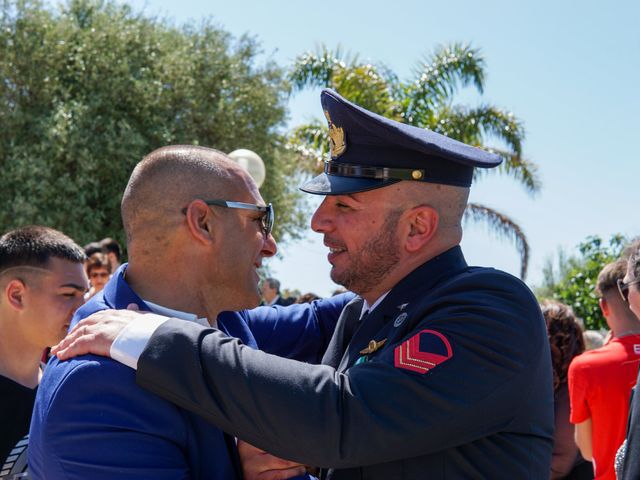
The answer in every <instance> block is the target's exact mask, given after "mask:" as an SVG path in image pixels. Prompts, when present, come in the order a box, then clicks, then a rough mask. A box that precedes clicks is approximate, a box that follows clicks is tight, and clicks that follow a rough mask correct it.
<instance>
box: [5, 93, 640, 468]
mask: <svg viewBox="0 0 640 480" xmlns="http://www.w3.org/2000/svg"><path fill="white" fill-rule="evenodd" d="M322 104H323V110H324V112H325V116H326V117H327V120H328V125H329V136H330V142H331V160H329V161H327V163H326V166H325V172H324V173H323V174H321V175H319V176H318V177H316V178H314V179H312V180H311V181H309V182H308V183H306V184H305V185H304V186H303V187H302V190H304V191H306V192H308V193H311V194H319V195H324V196H325V198H324V200H323V202H322V203H321V205H320V206H319V207H318V209H317V211H316V212H315V213H314V216H313V219H312V222H311V227H312V228H313V229H314V230H315V231H317V232H319V233H321V234H323V235H324V240H325V245H327V247H328V248H329V255H328V260H329V262H330V263H331V265H332V270H331V278H332V279H333V280H334V281H335V282H336V283H338V284H340V285H342V286H344V287H345V291H341V292H337V293H336V295H333V296H331V297H329V298H320V297H318V296H317V295H315V294H313V293H307V294H304V295H300V296H299V297H298V298H291V297H289V298H288V297H286V296H285V295H284V294H283V293H282V290H281V285H280V282H279V281H278V280H277V279H275V278H273V277H269V278H265V279H263V280H259V277H258V274H257V270H258V269H259V268H260V267H261V265H262V260H263V259H264V258H268V257H271V256H273V255H274V254H275V253H276V250H277V246H276V242H275V240H274V239H273V237H272V235H271V229H272V227H273V220H274V212H273V207H272V206H271V205H270V204H267V203H265V202H264V200H263V199H262V197H261V196H260V193H259V191H258V188H257V187H256V185H255V183H254V182H253V180H252V178H251V176H250V175H249V174H248V172H246V171H245V170H244V169H243V168H241V167H240V166H238V165H237V164H235V163H234V162H232V161H231V160H230V159H228V158H227V156H226V155H225V154H223V153H221V152H219V151H216V150H213V149H208V148H204V147H194V146H168V147H164V148H161V149H158V150H156V151H154V152H152V153H150V154H149V155H148V156H147V157H145V158H144V159H143V160H142V161H141V162H140V163H139V164H138V165H137V166H136V167H135V169H134V171H133V172H132V174H131V177H130V179H129V182H128V184H127V185H126V187H125V189H124V193H123V197H122V204H121V205H122V220H123V226H124V231H125V237H126V239H127V245H126V252H127V257H128V258H127V262H126V263H121V262H122V261H123V251H122V250H121V248H120V245H119V244H118V243H117V242H116V241H115V240H113V239H111V238H105V239H104V240H102V241H100V242H92V243H90V244H88V245H86V246H85V247H84V249H83V248H81V247H79V246H78V245H77V244H76V243H75V242H74V241H73V240H72V239H70V238H69V237H68V236H66V235H64V234H63V233H61V232H59V231H56V230H54V229H52V228H48V227H44V226H28V227H22V228H19V229H16V230H12V231H9V232H6V233H4V235H2V236H1V237H0V293H1V296H0V413H1V415H2V419H3V425H4V426H3V429H2V434H0V464H2V469H1V470H0V479H3V480H4V479H5V478H26V475H29V476H30V478H34V479H53V480H56V479H78V480H80V479H88V478H91V479H113V478H132V479H152V478H153V479H175V478H192V479H219V480H232V479H240V478H247V479H258V478H275V479H277V478H302V479H311V478H315V476H316V475H319V476H320V478H323V479H326V480H342V479H359V478H370V479H385V480H389V479H419V478H443V479H444V478H454V479H457V478H509V479H511V478H535V479H537V478H552V479H560V478H566V479H590V478H596V479H615V478H624V479H634V478H640V457H639V454H640V438H638V435H640V395H635V396H634V395H633V387H634V385H635V384H636V381H637V378H638V365H639V362H640V242H634V243H632V244H631V245H630V246H629V247H628V248H627V250H626V251H625V253H624V254H623V256H622V257H621V258H620V259H618V260H616V261H615V262H613V263H611V264H608V265H603V266H602V271H601V272H600V275H599V276H598V280H597V285H596V289H595V291H594V295H597V297H598V298H599V305H600V309H601V311H602V315H603V317H604V318H605V320H606V322H607V325H608V327H609V331H608V333H607V335H606V338H603V337H602V336H601V335H600V333H599V332H585V331H584V326H583V325H582V322H581V320H580V319H579V318H577V317H576V315H575V314H574V313H573V310H572V308H571V306H570V305H565V304H562V303H559V302H557V301H544V302H543V303H542V304H540V305H539V304H538V302H537V300H536V298H535V297H534V295H533V294H532V293H531V291H530V290H529V289H528V288H527V287H526V285H524V283H522V282H521V281H519V280H518V279H516V278H514V277H512V276H510V275H508V274H506V273H503V272H500V271H497V270H495V269H491V268H482V267H471V266H468V265H467V264H466V262H465V260H464V256H463V254H462V250H461V249H460V246H459V243H460V241H461V238H462V228H461V219H462V215H463V213H464V210H465V207H466V204H467V199H468V194H469V186H470V184H471V180H472V178H473V174H474V173H473V172H474V169H475V168H493V167H495V166H497V165H498V164H499V163H500V158H499V157H498V156H497V155H494V154H491V153H487V152H484V151H482V150H479V149H476V148H473V147H469V146H467V145H464V144H460V143H459V142H455V141H452V140H450V139H448V138H446V137H444V136H442V135H439V134H435V133H433V132H429V131H426V130H424V129H417V128H415V127H410V126H407V125H403V124H400V123H398V122H395V121H393V120H389V119H386V118H383V117H380V116H377V115H375V114H372V113H371V112H368V111H366V110H364V109H362V108H360V107H358V106H357V105H354V104H352V103H350V102H348V101H346V100H345V99H343V98H342V97H340V96H339V95H337V94H336V93H335V92H332V91H323V93H322ZM159 259H162V261H159ZM259 305H260V306H259ZM51 347H52V350H51V351H50V352H49V353H48V349H49V348H51ZM48 356H50V358H49V359H48V358H47V357H48ZM47 360H48V362H47ZM45 363H46V365H45ZM27 433H29V435H27ZM5 459H6V460H5ZM27 459H28V460H27ZM3 462H4V463H3ZM27 462H28V473H27ZM310 466H313V467H310Z"/></svg>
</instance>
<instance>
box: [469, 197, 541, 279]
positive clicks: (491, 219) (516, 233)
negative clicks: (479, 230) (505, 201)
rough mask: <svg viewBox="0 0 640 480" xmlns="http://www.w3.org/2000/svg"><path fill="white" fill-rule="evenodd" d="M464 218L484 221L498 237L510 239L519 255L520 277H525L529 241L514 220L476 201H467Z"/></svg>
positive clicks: (527, 264)
mask: <svg viewBox="0 0 640 480" xmlns="http://www.w3.org/2000/svg"><path fill="white" fill-rule="evenodd" d="M464 220H465V221H469V220H473V221H475V222H479V221H481V222H484V223H486V224H488V226H489V230H491V231H493V232H496V234H498V235H499V236H500V237H503V238H506V239H508V240H511V241H512V242H513V243H514V244H515V246H516V250H517V251H518V254H519V255H520V278H522V279H523V280H524V279H525V277H526V276H527V268H528V266H529V243H528V242H527V238H526V237H525V235H524V232H523V231H522V228H520V226H519V225H518V224H517V223H516V222H514V221H513V220H512V219H511V218H509V217H508V216H506V215H505V214H504V213H500V212H498V211H497V210H494V209H492V208H490V207H487V206H485V205H480V204H478V203H469V204H468V205H467V209H466V210H465V212H464Z"/></svg>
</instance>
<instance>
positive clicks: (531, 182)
mask: <svg viewBox="0 0 640 480" xmlns="http://www.w3.org/2000/svg"><path fill="white" fill-rule="evenodd" d="M487 150H489V151H490V152H493V153H497V154H498V155H500V156H501V157H502V159H503V161H502V163H501V164H500V165H499V166H498V167H496V168H491V169H486V168H476V169H475V170H474V173H473V177H474V180H477V179H479V178H481V177H483V176H485V175H489V174H491V173H493V172H496V173H499V174H503V175H506V176H508V177H511V178H513V179H514V180H516V181H518V182H519V183H520V184H521V185H522V186H523V187H524V188H525V189H526V191H527V193H528V194H529V195H535V194H536V193H538V192H540V190H541V189H542V181H541V180H540V175H539V173H538V166H537V165H536V164H535V163H533V162H532V161H531V160H528V159H526V158H523V157H521V156H519V155H517V154H515V153H513V152H508V151H505V150H500V149H497V148H488V149H487Z"/></svg>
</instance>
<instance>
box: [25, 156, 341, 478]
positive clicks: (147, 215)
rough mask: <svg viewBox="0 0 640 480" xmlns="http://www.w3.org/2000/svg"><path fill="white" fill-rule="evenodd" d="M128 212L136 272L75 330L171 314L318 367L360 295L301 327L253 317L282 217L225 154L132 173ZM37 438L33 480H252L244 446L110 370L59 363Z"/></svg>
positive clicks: (115, 284) (284, 464)
mask: <svg viewBox="0 0 640 480" xmlns="http://www.w3.org/2000/svg"><path fill="white" fill-rule="evenodd" d="M121 210H122V220H123V225H124V230H125V233H126V238H127V251H128V257H129V262H128V263H125V264H123V265H122V266H121V267H120V268H119V269H118V270H117V271H115V272H114V274H113V277H112V278H111V279H110V280H109V281H108V282H107V284H106V285H105V287H104V289H103V290H102V291H101V292H99V293H97V294H96V295H95V296H94V297H93V298H92V299H90V300H89V302H88V303H87V304H85V305H84V306H83V307H82V308H81V309H80V310H78V312H77V313H76V315H75V316H74V320H73V323H74V324H75V323H77V322H78V321H79V320H80V319H82V318H84V317H86V316H87V315H89V314H91V313H94V312H96V311H99V310H103V309H106V308H127V307H128V306H130V305H133V306H135V308H137V309H139V310H140V311H146V312H150V313H148V315H147V319H148V320H149V321H152V322H153V321H154V318H156V317H159V315H168V316H171V317H175V318H179V319H180V322H181V324H182V325H183V326H186V325H188V324H198V325H203V326H207V327H212V326H215V327H217V328H218V329H219V330H220V331H223V332H225V334H226V335H228V337H227V338H228V340H229V341H233V342H238V343H240V342H241V343H242V344H244V345H247V346H249V347H252V348H257V347H258V346H259V347H260V348H262V349H263V350H265V351H269V352H272V353H278V354H282V355H287V356H290V357H291V358H295V359H297V360H305V361H316V362H318V361H319V359H320V356H321V352H322V351H323V350H324V348H325V347H326V345H327V343H328V341H329V339H330V338H331V334H332V333H333V327H334V326H335V324H336V321H337V318H338V315H339V312H340V311H341V310H342V308H343V306H344V305H345V304H346V303H347V302H348V301H349V300H350V299H351V298H352V297H353V295H352V294H346V295H343V296H342V297H338V298H331V299H327V300H323V301H319V302H316V303H315V304H314V305H306V306H303V305H296V306H292V307H288V308H290V309H292V310H291V312H292V313H291V314H290V318H291V321H288V322H287V321H278V322H276V321H275V320H274V321H271V320H272V319H277V315H276V314H277V309H278V308H280V307H270V308H266V307H262V308H261V309H257V310H258V311H257V313H256V311H247V310H243V309H245V308H251V307H256V306H257V305H258V304H259V301H260V292H259V289H258V283H259V276H258V269H259V268H260V267H261V265H262V261H263V259H264V258H267V257H271V256H273V255H274V254H275V253H276V244H275V240H274V238H273V236H272V234H271V232H272V228H273V224H274V218H275V216H274V210H273V207H272V205H271V204H268V203H265V202H264V200H263V199H262V197H261V195H260V192H259V191H258V188H257V186H256V185H255V183H254V182H253V180H252V178H251V177H250V176H249V174H248V173H247V172H246V171H245V170H244V169H242V168H241V167H240V166H238V165H237V164H235V163H234V162H232V161H231V160H230V159H229V158H228V157H227V156H226V155H224V154H223V153H221V152H218V151H216V150H212V149H209V148H203V147H195V146H170V147H164V148H161V149H159V150H156V151H154V152H152V153H150V154H149V155H148V156H147V157H145V158H144V159H143V160H142V161H141V162H140V163H139V164H138V165H137V166H136V167H135V169H134V171H133V173H132V174H131V178H130V179H129V183H128V185H127V187H126V189H125V191H124V194H123V197H122V204H121ZM221 312H224V313H221ZM234 312H235V313H234ZM256 316H259V317H260V318H259V319H258V320H256V318H255V317H256ZM159 318H163V317H159ZM30 432H31V433H30V447H29V449H30V455H29V462H30V468H31V475H32V478H34V479H47V480H61V479H65V480H69V479H77V480H86V479H92V480H111V479H115V478H127V479H136V480H141V479H159V480H163V479H166V480H169V479H172V480H173V479H177V478H180V479H186V478H189V479H202V480H239V479H240V478H242V471H243V466H242V465H241V464H240V462H239V458H238V452H237V447H236V439H235V438H234V437H233V436H230V435H227V434H226V433H225V432H223V431H222V430H220V429H219V428H217V427H215V426H214V425H212V424H209V423H207V422H206V421H205V420H204V419H202V418H200V417H198V416H197V415H195V414H193V413H189V412H187V411H186V410H183V409H181V408H177V407H175V406H174V405H173V404H171V403H170V402H168V401H166V400H162V399H161V398H160V397H157V396H155V395H152V394H150V393H148V392H146V391H145V390H143V389H142V388H140V387H139V386H137V385H136V383H135V372H133V370H130V369H129V368H127V367H124V366H122V365H120V364H119V363H117V362H115V361H113V360H110V359H105V358H98V357H93V356H85V357H81V358H78V359H76V360H74V361H72V362H58V361H56V360H53V361H52V362H51V363H50V365H49V367H48V368H47V371H46V374H45V375H44V378H43V381H42V385H41V387H40V390H39V392H38V395H37V398H36V401H35V408H34V416H33V421H32V425H31V431H30ZM264 457H268V458H269V459H270V462H271V467H270V469H272V470H279V472H278V474H279V475H285V474H286V475H287V476H293V475H296V474H300V475H302V476H305V477H306V474H305V473H304V472H305V469H304V467H303V466H301V465H300V464H299V463H297V462H288V461H285V460H280V459H277V458H276V457H272V456H267V455H263V458H264ZM283 478H284V477H283Z"/></svg>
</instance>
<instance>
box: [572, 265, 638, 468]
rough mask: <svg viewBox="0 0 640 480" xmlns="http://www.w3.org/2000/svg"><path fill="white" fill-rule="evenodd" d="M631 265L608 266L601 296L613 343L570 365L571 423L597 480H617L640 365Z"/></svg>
mask: <svg viewBox="0 0 640 480" xmlns="http://www.w3.org/2000/svg"><path fill="white" fill-rule="evenodd" d="M626 269H627V262H626V260H624V259H620V260H618V261H616V262H613V263H610V264H608V265H605V266H604V267H603V268H602V270H601V271H600V273H599V275H598V279H597V281H596V289H595V294H596V295H597V296H598V298H599V305H600V310H601V312H602V315H603V316H604V318H605V320H606V322H607V325H608V326H609V329H610V330H611V340H610V341H609V342H608V343H607V344H606V345H604V346H603V347H600V348H597V349H595V350H590V351H588V352H585V353H583V354H582V355H580V356H578V357H576V358H575V359H574V360H573V362H571V365H570V367H569V375H568V378H569V397H570V400H571V402H570V403H571V416H570V421H571V423H573V424H575V434H576V444H577V445H578V447H579V448H580V452H581V453H582V456H583V457H584V458H585V459H587V460H590V461H593V465H594V471H595V478H598V479H600V478H602V479H614V478H615V471H614V459H615V454H616V451H617V449H618V447H619V446H620V444H621V443H622V442H623V441H624V436H625V430H626V423H627V415H628V412H629V398H630V396H631V387H632V386H633V383H634V382H635V379H636V375H637V373H638V364H639V363H640V322H639V321H638V319H637V318H636V317H635V315H634V314H633V312H631V310H629V305H628V304H627V302H626V301H625V300H624V298H622V297H621V296H620V293H619V291H618V285H619V284H620V281H621V280H622V278H623V277H624V276H625V272H626Z"/></svg>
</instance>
